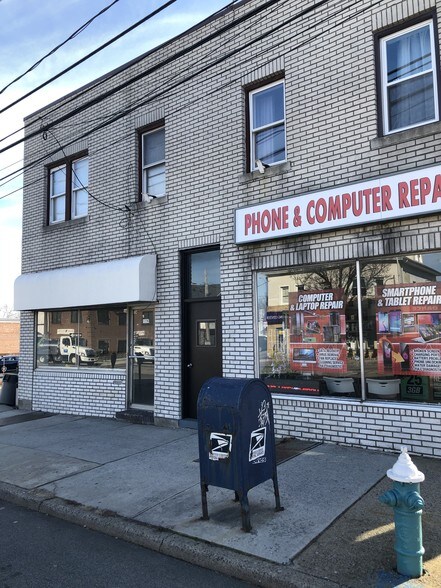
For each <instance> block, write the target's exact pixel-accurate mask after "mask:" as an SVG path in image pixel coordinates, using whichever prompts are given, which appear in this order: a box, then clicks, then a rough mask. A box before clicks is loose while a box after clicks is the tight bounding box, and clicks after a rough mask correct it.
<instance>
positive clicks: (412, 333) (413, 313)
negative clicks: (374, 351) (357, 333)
mask: <svg viewBox="0 0 441 588" xmlns="http://www.w3.org/2000/svg"><path fill="white" fill-rule="evenodd" d="M376 305H377V313H376V323H377V341H378V373H379V374H385V375H387V374H391V375H407V376H441V283H438V282H424V283H414V284H393V285H388V286H377V293H376ZM410 382H411V385H414V382H413V380H410ZM411 385H410V389H411ZM419 385H421V386H422V384H419ZM422 389H423V388H422Z"/></svg>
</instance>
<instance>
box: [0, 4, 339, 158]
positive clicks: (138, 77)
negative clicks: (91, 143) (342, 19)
mask: <svg viewBox="0 0 441 588" xmlns="http://www.w3.org/2000/svg"><path fill="white" fill-rule="evenodd" d="M279 1H280V0H267V2H265V4H263V5H260V6H258V7H257V8H255V9H253V10H252V11H250V12H249V13H246V14H245V15H244V16H243V17H241V18H240V19H239V20H238V21H237V22H236V23H233V24H228V25H226V26H225V27H222V28H221V29H219V30H218V31H215V32H214V33H211V34H209V35H207V36H206V37H204V38H203V39H201V40H199V41H197V42H196V43H193V44H192V45H189V46H188V47H185V48H184V49H182V50H180V51H178V52H176V53H173V54H172V55H170V56H169V57H167V58H165V59H163V60H162V61H160V62H158V63H157V64H155V65H154V66H152V67H150V68H148V69H147V70H146V71H144V72H141V73H140V74H138V75H136V76H134V77H133V78H131V79H130V80H127V81H125V82H123V83H121V84H119V85H118V86H115V87H114V88H112V89H111V90H108V91H107V92H104V93H103V94H101V95H99V96H97V97H95V98H93V99H92V100H89V101H88V102H86V103H84V104H82V105H81V106H80V107H77V108H76V109H74V110H73V111H71V112H69V113H67V114H66V115H64V116H62V117H61V118H59V119H57V120H55V121H53V122H52V123H50V124H51V126H55V125H58V124H59V123H60V122H64V121H65V120H68V119H69V118H71V117H72V116H75V115H76V114H79V113H80V112H83V111H84V110H86V109H88V108H91V107H92V106H95V105H96V104H99V103H100V102H102V101H103V100H105V99H106V98H108V97H110V96H112V95H113V94H115V93H117V92H119V91H120V90H123V89H125V88H127V87H128V86H129V85H131V84H133V83H135V82H137V81H139V80H141V79H143V78H145V77H147V76H149V75H150V74H152V73H154V72H155V71H157V70H159V69H161V68H162V67H164V66H165V65H169V64H170V63H172V62H173V61H175V60H177V59H179V58H180V57H183V56H185V55H187V54H188V53H191V52H192V51H193V50H195V49H197V48H199V47H200V46H202V45H205V44H206V43H208V42H210V41H211V40H213V39H214V38H216V37H218V36H220V35H222V34H223V33H224V32H226V31H227V30H229V29H230V28H232V27H233V26H236V24H238V23H240V22H242V21H245V20H248V18H251V17H252V16H254V15H255V14H258V13H260V12H262V11H263V10H265V9H266V8H268V7H269V6H272V5H273V4H275V3H277V2H279ZM328 1H329V0H321V2H319V4H322V3H326V2H328ZM173 2H176V0H170V2H168V3H167V4H166V5H164V6H165V7H166V6H168V4H170V3H173ZM235 3H236V2H235V1H233V2H231V3H230V5H233V4H235ZM230 5H229V6H230ZM158 10H159V9H158ZM224 11H225V7H224V8H222V9H221V10H219V11H218V12H215V13H214V15H212V17H213V16H216V15H217V14H219V13H221V12H224ZM156 12H157V11H156ZM152 14H153V13H151V15H152ZM146 18H147V17H146ZM150 18H151V16H150ZM172 41H173V39H172ZM155 51H157V48H156V49H154V50H153V52H155ZM91 55H92V54H89V56H91ZM89 56H86V57H85V58H83V59H84V60H85V59H86V58H89ZM143 57H145V55H144V56H141V57H139V58H138V59H137V61H139V60H141V59H142V58H143ZM77 64H78V62H77ZM74 66H76V65H75V64H74ZM74 66H71V67H74ZM120 72H121V68H118V69H116V70H115V71H113V72H111V73H110V74H107V75H106V76H103V78H101V79H99V80H97V81H96V83H95V84H94V85H92V86H90V85H88V86H87V87H86V88H85V89H83V90H80V91H78V92H76V93H75V95H74V96H72V97H70V98H68V99H66V100H63V99H62V100H61V102H62V103H61V104H59V105H58V106H56V107H54V109H53V110H52V111H49V112H46V113H45V114H46V116H47V117H49V116H50V115H51V114H53V113H54V112H56V111H57V110H59V109H60V108H65V107H66V106H67V105H68V104H70V103H71V102H73V101H77V100H78V99H79V98H81V97H82V96H83V95H84V94H86V95H87V94H90V92H91V90H95V89H96V88H97V87H98V86H100V85H102V84H104V83H106V82H108V81H109V80H110V79H112V78H113V77H115V76H116V75H118V74H119V73H120ZM63 73H66V70H64V72H61V73H60V74H57V77H59V76H60V75H63ZM41 87H43V86H41ZM38 89H40V87H38V88H36V89H34V90H32V93H33V92H34V91H37V90H38ZM28 95H29V94H27V95H26V96H24V97H22V98H20V99H18V101H20V100H22V99H24V98H26V97H27V96H28ZM16 103H17V101H16V102H14V103H12V104H10V105H8V106H7V107H5V108H4V109H2V110H0V114H2V113H3V112H5V110H7V109H8V108H10V107H11V106H14V105H15V104H16ZM24 129H25V127H22V128H20V129H18V130H17V131H14V132H13V133H10V134H9V135H7V136H6V137H2V138H0V142H3V141H5V140H6V139H8V138H10V137H11V136H12V135H14V134H16V133H18V132H20V131H22V130H24ZM36 134H38V132H37V133H36ZM31 136H35V135H31ZM28 138H30V136H29V135H28V136H27V137H26V139H28ZM24 140H25V138H22V139H19V140H17V141H15V142H14V143H10V144H9V145H8V146H7V147H5V148H3V149H0V153H3V151H5V150H7V149H11V148H12V147H15V146H16V145H19V144H20V143H23V141H24Z"/></svg>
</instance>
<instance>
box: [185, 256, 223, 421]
mask: <svg viewBox="0 0 441 588" xmlns="http://www.w3.org/2000/svg"><path fill="white" fill-rule="evenodd" d="M209 251H219V257H220V247H219V245H211V246H207V247H197V248H194V249H185V250H182V251H181V252H180V257H181V258H180V265H181V321H182V323H181V333H182V339H181V382H182V392H181V418H182V419H184V420H186V419H191V418H192V417H189V416H187V401H188V398H189V396H190V390H189V384H190V376H189V371H188V370H189V368H188V367H187V365H188V363H189V361H190V353H191V352H190V349H189V346H188V345H187V343H188V341H189V337H190V324H189V317H190V315H191V313H190V306H191V304H192V303H196V304H197V303H200V302H209V301H217V302H219V304H220V329H221V332H222V298H221V294H219V296H211V297H204V298H191V297H189V296H187V293H188V289H189V285H190V281H191V271H190V267H189V266H190V264H189V262H188V260H189V258H190V256H191V255H192V254H194V253H205V252H207V253H208V252H209ZM222 340H223V339H222V338H221V349H220V353H221V358H222V355H223V354H222V350H223V344H222ZM221 362H222V359H221ZM222 363H223V362H222ZM222 367H223V366H222Z"/></svg>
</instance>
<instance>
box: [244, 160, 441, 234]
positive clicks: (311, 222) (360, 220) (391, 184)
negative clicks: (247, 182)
mask: <svg viewBox="0 0 441 588" xmlns="http://www.w3.org/2000/svg"><path fill="white" fill-rule="evenodd" d="M439 211H441V166H435V167H430V168H425V169H419V170H414V171H411V172H407V173H404V174H397V175H394V176H388V177H381V178H377V179H375V180H366V181H364V182H359V183H358V184H349V185H346V186H340V187H335V188H331V189H329V190H324V191H323V192H315V193H313V194H304V195H301V196H293V197H291V198H285V199H283V200H276V201H273V202H268V203H266V204H259V205H257V206H249V207H247V208H240V209H238V210H236V243H238V244H240V243H252V242H253V241H263V240H267V239H276V238H279V237H293V236H296V235H301V234H303V233H312V232H317V231H329V230H331V229H336V228H338V229H341V228H342V227H346V226H352V225H362V224H366V223H374V222H382V221H388V220H393V219H399V218H404V217H408V216H417V215H421V214H430V213H433V212H439Z"/></svg>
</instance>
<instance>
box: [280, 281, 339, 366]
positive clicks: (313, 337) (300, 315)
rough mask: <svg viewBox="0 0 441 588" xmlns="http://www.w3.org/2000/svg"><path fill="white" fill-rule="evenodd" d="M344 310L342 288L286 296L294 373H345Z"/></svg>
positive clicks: (291, 361) (291, 362) (291, 360)
mask: <svg viewBox="0 0 441 588" xmlns="http://www.w3.org/2000/svg"><path fill="white" fill-rule="evenodd" d="M345 306H346V304H345V297H344V294H343V289H342V288H335V289H329V290H308V291H300V292H291V293H290V295H289V317H290V367H291V369H292V370H293V371H294V372H301V373H311V374H322V373H344V372H346V370H347V365H346V363H347V352H346V317H345Z"/></svg>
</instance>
